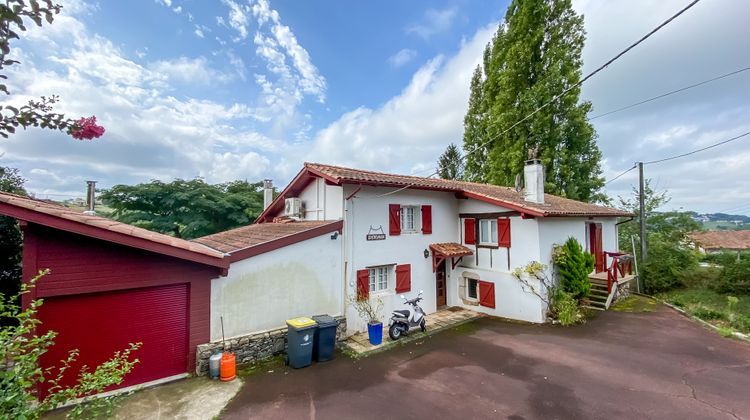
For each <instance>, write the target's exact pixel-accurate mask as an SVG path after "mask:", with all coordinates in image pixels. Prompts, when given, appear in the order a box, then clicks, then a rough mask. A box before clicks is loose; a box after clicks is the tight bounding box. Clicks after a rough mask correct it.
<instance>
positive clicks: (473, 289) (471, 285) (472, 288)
mask: <svg viewBox="0 0 750 420" xmlns="http://www.w3.org/2000/svg"><path fill="white" fill-rule="evenodd" d="M478 284H479V283H478V280H477V279H466V296H468V298H469V299H479V292H477V288H478Z"/></svg>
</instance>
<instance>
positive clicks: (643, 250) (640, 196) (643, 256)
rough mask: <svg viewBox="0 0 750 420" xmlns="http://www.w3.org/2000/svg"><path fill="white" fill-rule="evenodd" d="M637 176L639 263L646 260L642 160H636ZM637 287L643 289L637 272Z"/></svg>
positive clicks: (641, 278) (644, 189)
mask: <svg viewBox="0 0 750 420" xmlns="http://www.w3.org/2000/svg"><path fill="white" fill-rule="evenodd" d="M638 178H639V181H640V189H639V194H638V202H639V203H640V211H639V215H638V216H639V217H638V219H639V221H640V224H641V226H640V227H641V235H640V236H641V264H642V263H644V262H646V259H647V258H648V257H647V256H646V255H647V249H646V188H645V180H644V179H643V162H638ZM638 282H639V283H640V284H639V289H640V290H644V284H643V276H642V275H641V273H640V272H639V273H638Z"/></svg>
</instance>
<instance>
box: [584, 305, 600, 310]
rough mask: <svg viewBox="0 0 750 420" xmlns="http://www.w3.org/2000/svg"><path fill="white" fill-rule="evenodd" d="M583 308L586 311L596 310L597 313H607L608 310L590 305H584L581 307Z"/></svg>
mask: <svg viewBox="0 0 750 420" xmlns="http://www.w3.org/2000/svg"><path fill="white" fill-rule="evenodd" d="M581 307H582V308H586V309H593V310H595V311H605V310H606V309H604V308H601V307H597V306H590V305H583V306H581Z"/></svg>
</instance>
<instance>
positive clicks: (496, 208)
mask: <svg viewBox="0 0 750 420" xmlns="http://www.w3.org/2000/svg"><path fill="white" fill-rule="evenodd" d="M542 171H543V169H542V165H541V164H540V163H539V162H537V161H531V162H528V163H527V165H526V168H525V179H526V188H525V189H524V190H523V191H522V192H518V191H516V190H515V189H513V188H508V187H500V186H494V185H486V184H478V183H471V182H463V181H452V180H444V179H434V178H421V177H413V176H403V175H393V174H386V173H380V172H372V171H363V170H357V169H350V168H343V167H337V166H330V165H322V164H314V163H306V164H305V166H304V168H303V169H302V170H301V171H300V172H299V174H298V175H297V176H296V177H295V178H294V179H293V180H292V182H291V183H290V184H289V185H288V186H287V187H286V188H285V189H284V190H283V191H282V192H281V194H280V195H279V196H278V197H277V198H276V199H275V200H274V201H273V202H272V203H270V205H269V206H268V207H267V208H266V209H265V211H264V212H263V213H262V214H261V215H260V216H259V218H258V220H257V225H260V226H262V225H275V224H277V223H278V222H279V221H280V220H281V221H284V222H286V224H288V225H290V226H294V225H304V224H306V223H311V222H317V223H324V222H340V225H337V226H336V227H337V228H339V229H340V231H341V235H340V237H338V236H337V237H336V238H335V239H334V238H333V237H332V236H330V235H328V236H325V237H323V236H321V239H320V241H319V242H314V241H311V240H305V241H302V242H299V243H297V245H295V246H296V247H297V248H295V250H294V251H284V255H281V254H280V253H278V254H274V256H268V258H265V259H264V260H269V262H267V263H268V264H276V265H283V264H284V263H285V260H284V259H289V258H291V259H293V260H295V261H297V262H298V263H299V264H301V266H300V267H302V266H305V265H306V264H307V267H309V268H310V270H311V271H312V272H316V273H317V274H315V275H312V274H310V275H311V278H310V279H309V284H307V286H305V287H316V286H315V285H316V284H317V285H319V286H320V287H330V288H331V290H329V292H330V294H331V296H336V298H335V299H333V300H337V299H338V300H337V305H338V306H336V305H334V304H333V300H332V301H330V302H329V303H328V304H325V305H324V304H321V305H320V308H323V307H326V308H329V309H327V310H329V311H331V312H334V313H339V312H341V313H344V314H345V315H346V317H347V320H348V325H347V326H348V329H349V331H350V332H354V331H361V330H363V329H364V328H365V323H364V322H363V321H362V320H361V319H359V318H358V316H357V314H356V313H355V312H354V311H353V310H352V309H351V308H349V307H347V305H346V304H345V297H346V296H351V297H353V296H355V295H357V294H358V293H359V294H360V295H364V296H368V297H370V298H372V297H376V296H377V297H379V298H381V299H382V300H383V302H384V305H385V307H384V311H383V313H382V318H383V321H384V322H385V321H386V320H387V317H388V316H389V314H390V312H391V310H393V309H401V308H403V304H402V301H401V300H400V298H399V295H401V294H406V295H409V296H412V295H415V294H416V293H417V292H418V291H419V290H424V297H425V300H424V302H423V308H424V309H425V311H426V312H427V313H430V312H434V311H436V310H437V309H438V308H440V307H443V306H462V307H468V308H471V309H473V310H477V311H481V312H484V313H487V314H490V315H496V316H502V317H507V318H512V319H518V320H524V321H530V322H544V320H545V318H544V315H545V313H546V308H545V304H544V303H543V301H542V300H541V299H539V297H538V296H536V295H534V294H533V293H530V292H529V291H528V290H526V289H525V288H524V285H523V284H522V283H521V282H520V281H519V280H518V279H516V278H515V277H513V275H512V274H511V273H512V271H513V270H514V269H515V268H517V267H523V266H525V265H526V264H528V263H530V262H533V261H538V262H541V263H544V264H549V262H550V259H551V253H552V248H553V245H554V244H562V243H563V242H565V240H567V239H568V238H569V237H571V236H572V237H575V238H576V239H578V241H579V242H580V243H581V244H583V245H584V246H585V247H586V248H587V249H588V250H589V251H590V252H592V253H593V254H594V255H595V256H596V259H597V270H598V271H603V270H604V268H605V266H606V265H607V263H608V261H607V257H606V255H605V251H616V250H617V219H618V217H627V216H631V215H630V214H629V213H625V212H622V211H620V210H616V209H612V208H608V207H603V206H597V205H593V204H588V203H582V202H578V201H574V200H570V199H565V198H561V197H557V196H553V195H549V194H544V191H543V190H544V187H543V172H542ZM257 225H256V226H257ZM323 226H331V225H329V224H325V225H323ZM241 229H257V228H252V227H247V228H241ZM230 232H231V231H230ZM219 235H222V234H219ZM202 243H204V244H206V245H209V246H211V245H210V244H208V243H206V242H202ZM323 248H325V249H328V248H330V249H331V250H330V252H328V253H326V254H325V256H321V257H319V258H317V257H313V258H307V256H313V255H319V254H317V253H320V252H322V251H321V250H322V249H323ZM334 248H335V250H336V251H338V254H336V252H334V251H333V250H334ZM256 258H257V257H256ZM335 258H339V260H338V261H337V262H334V261H333V259H335ZM270 260H273V261H275V262H273V263H272V262H271V261H270ZM329 260H330V261H329ZM322 261H328V262H326V263H325V264H324V263H322ZM313 266H314V267H313ZM258 270H259V268H258V266H257V265H256V263H254V262H251V263H248V264H246V265H243V263H242V261H240V260H239V259H238V260H237V262H233V263H232V264H231V266H230V269H229V276H228V278H227V279H223V278H221V279H217V280H215V285H214V286H212V337H214V336H215V335H214V333H213V331H214V329H213V326H214V325H215V322H214V318H215V316H217V315H218V312H219V311H225V312H226V311H228V310H229V307H232V306H234V307H241V306H243V303H242V302H245V303H244V305H247V303H248V302H256V301H258V300H259V298H258V297H257V295H256V293H257V291H258V288H261V289H262V288H263V287H278V288H280V289H279V290H276V289H272V290H268V291H269V293H268V294H264V295H263V296H265V297H264V299H267V300H264V301H265V306H263V308H264V309H267V310H274V309H273V308H277V309H276V312H273V314H274V316H275V317H276V318H272V317H270V316H269V317H268V318H267V320H266V321H264V322H265V323H262V322H260V321H244V323H243V324H242V325H241V326H240V328H239V329H237V330H235V329H232V331H236V332H238V333H239V332H242V331H241V330H242V329H247V328H254V327H261V326H262V327H268V326H270V325H271V324H274V319H276V321H275V325H283V319H284V318H281V317H280V316H281V313H290V311H289V310H288V309H287V310H281V309H280V308H282V307H284V305H292V306H291V307H297V306H295V305H297V304H298V303H297V301H288V300H286V297H285V296H281V295H279V293H280V292H281V291H282V290H281V289H283V290H288V287H294V288H297V287H301V284H302V283H305V282H306V280H305V278H304V275H298V272H297V271H295V272H291V271H290V272H289V275H290V276H291V278H292V279H293V280H287V279H286V278H285V274H284V273H285V271H284V270H280V271H276V272H275V274H274V275H271V276H264V275H258V274H250V273H256V272H257V271H258ZM300 272H308V271H305V270H301V271H300ZM233 273H234V274H233ZM248 278H254V279H256V280H254V281H256V282H261V283H262V282H263V281H266V282H274V284H277V283H279V284H280V285H276V286H269V285H267V284H266V285H263V284H256V283H252V281H250V283H252V287H254V288H255V289H252V290H253V291H249V290H239V289H242V288H243V287H244V286H240V284H249V283H248V282H249V280H247V279H248ZM321 278H325V279H327V282H326V283H316V282H318V281H319V279H321ZM287 281H292V284H294V285H297V286H285V285H284V284H285V282H287ZM276 282H277V283H276ZM232 283H236V284H237V288H234V289H231V291H229V292H228V291H227V290H228V288H229V287H231V284H232ZM339 285H340V287H341V288H340V289H337V290H334V289H336V288H337V287H339ZM532 285H533V284H532ZM248 287H249V286H248ZM536 288H537V290H539V289H541V288H540V287H539V285H536ZM235 293H237V294H238V295H236V296H235ZM310 293H311V292H310ZM239 294H242V296H243V298H240V295H239ZM324 295H325V293H324ZM299 298H300V299H301V300H300V301H299V302H300V303H299V305H302V303H301V302H303V301H304V297H303V296H299ZM244 299H247V300H244ZM232 302H233V303H232ZM214 305H215V307H214ZM299 308H300V310H298V311H297V313H298V314H309V313H311V312H315V311H314V310H313V308H305V311H302V307H301V306H299ZM314 309H315V310H317V308H314ZM247 310H248V311H249V309H247ZM253 311H254V310H253ZM285 311H286V312H285ZM214 312H216V315H215V314H214ZM292 312H294V311H292ZM261 318H264V319H266V318H265V315H264V316H262V317H261ZM230 322H234V321H230ZM226 323H227V319H226V318H225V328H226ZM232 325H234V324H232ZM245 332H249V331H245Z"/></svg>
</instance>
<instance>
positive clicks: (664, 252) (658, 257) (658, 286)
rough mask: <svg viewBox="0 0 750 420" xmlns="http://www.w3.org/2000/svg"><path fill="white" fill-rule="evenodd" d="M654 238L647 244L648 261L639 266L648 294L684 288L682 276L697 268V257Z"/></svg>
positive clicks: (688, 251)
mask: <svg viewBox="0 0 750 420" xmlns="http://www.w3.org/2000/svg"><path fill="white" fill-rule="evenodd" d="M654 236H655V237H654V239H652V240H651V241H650V243H649V249H648V261H646V262H645V263H643V264H642V265H641V275H642V276H643V279H644V286H645V291H646V293H648V294H655V293H658V292H664V291H667V290H671V289H674V288H677V287H681V286H684V283H683V279H684V276H685V275H691V274H690V273H691V272H693V271H695V270H696V269H697V268H698V256H697V255H696V254H695V252H694V251H692V250H690V249H686V248H685V247H683V246H681V245H680V244H676V243H673V242H669V241H666V240H663V239H661V238H659V236H657V235H654Z"/></svg>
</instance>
